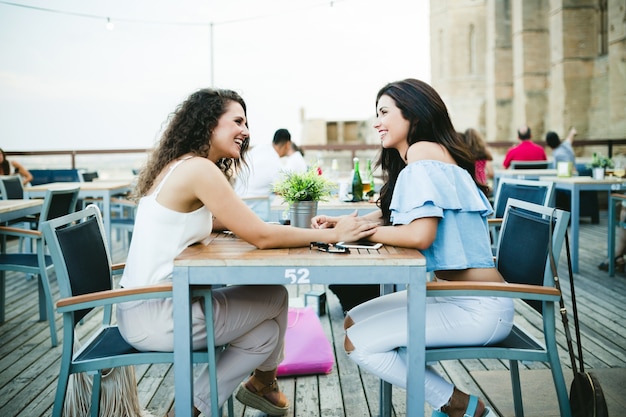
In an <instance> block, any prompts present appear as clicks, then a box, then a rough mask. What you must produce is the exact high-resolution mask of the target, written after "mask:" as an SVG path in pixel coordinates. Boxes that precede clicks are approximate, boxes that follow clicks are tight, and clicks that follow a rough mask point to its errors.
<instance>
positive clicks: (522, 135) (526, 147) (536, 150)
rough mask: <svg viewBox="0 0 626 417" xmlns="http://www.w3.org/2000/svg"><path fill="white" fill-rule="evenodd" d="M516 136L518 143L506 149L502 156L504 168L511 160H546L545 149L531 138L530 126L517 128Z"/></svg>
mask: <svg viewBox="0 0 626 417" xmlns="http://www.w3.org/2000/svg"><path fill="white" fill-rule="evenodd" d="M517 138H518V139H519V140H520V143H519V144H518V145H516V146H513V147H512V148H511V149H509V150H508V152H507V153H506V156H505V157H504V162H503V163H502V165H504V167H505V168H508V167H510V166H511V161H547V160H548V158H547V157H546V151H545V150H544V149H543V147H541V146H539V145H537V144H536V143H534V142H533V141H532V140H531V138H532V134H531V132H530V127H528V126H522V127H520V128H519V129H517Z"/></svg>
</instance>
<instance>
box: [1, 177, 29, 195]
mask: <svg viewBox="0 0 626 417" xmlns="http://www.w3.org/2000/svg"><path fill="white" fill-rule="evenodd" d="M0 198H2V199H3V200H15V199H22V198H24V186H23V185H22V179H21V178H20V176H19V175H0Z"/></svg>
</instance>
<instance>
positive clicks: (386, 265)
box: [173, 226, 427, 416]
mask: <svg viewBox="0 0 626 417" xmlns="http://www.w3.org/2000/svg"><path fill="white" fill-rule="evenodd" d="M284 227H290V226H284ZM426 277H427V274H426V260H425V259H424V257H423V256H422V254H420V253H419V252H418V251H417V250H414V249H405V248H396V247H393V246H388V245H385V246H383V247H382V248H381V249H379V250H377V251H376V250H369V251H368V250H355V249H353V250H352V251H351V253H350V254H332V253H326V252H320V251H318V250H316V249H313V250H310V249H309V248H292V249H264V250H261V249H256V248H255V247H254V246H252V245H250V244H249V243H246V242H244V241H242V240H240V239H238V238H236V237H233V236H232V235H227V234H223V233H222V234H214V235H213V238H212V240H211V242H210V243H209V244H208V245H206V246H205V245H200V244H198V245H194V246H191V247H189V248H187V249H186V250H185V251H183V253H182V254H181V255H180V256H179V257H178V258H177V259H176V260H175V261H174V275H173V292H174V306H175V307H174V377H175V387H176V393H175V398H176V404H175V405H176V415H177V416H190V415H191V405H192V401H193V388H192V387H193V384H192V376H193V375H192V374H193V372H192V369H193V368H192V363H191V334H190V326H191V315H190V314H191V312H190V288H189V286H190V285H207V284H238V285H259V284H279V285H287V284H296V285H297V284H303V285H309V284H324V285H327V284H405V285H407V287H408V289H407V294H408V295H407V296H408V329H407V331H408V349H407V351H408V367H409V370H410V372H409V374H408V379H407V389H406V395H407V411H406V415H407V416H419V415H422V414H423V413H424V370H425V353H424V337H425V335H424V322H425V315H426V308H425V305H426ZM408 284H410V285H408ZM390 394H391V390H390V389H387V390H382V392H381V415H382V416H390V415H391V401H390V400H391V398H390Z"/></svg>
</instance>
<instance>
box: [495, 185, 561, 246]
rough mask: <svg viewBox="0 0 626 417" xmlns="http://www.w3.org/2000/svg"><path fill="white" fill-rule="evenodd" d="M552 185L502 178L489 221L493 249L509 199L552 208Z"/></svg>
mask: <svg viewBox="0 0 626 417" xmlns="http://www.w3.org/2000/svg"><path fill="white" fill-rule="evenodd" d="M554 190H555V188H554V183H553V182H550V181H536V180H518V179H514V178H502V179H501V180H500V181H499V182H498V188H496V191H495V194H494V201H493V210H494V214H493V217H492V218H491V219H489V225H490V230H491V233H492V239H493V249H494V251H495V247H496V245H497V243H498V233H499V230H500V224H501V223H502V217H503V215H504V210H505V208H506V205H507V201H508V200H509V198H515V199H517V200H522V201H528V202H529V203H535V204H540V205H542V206H554Z"/></svg>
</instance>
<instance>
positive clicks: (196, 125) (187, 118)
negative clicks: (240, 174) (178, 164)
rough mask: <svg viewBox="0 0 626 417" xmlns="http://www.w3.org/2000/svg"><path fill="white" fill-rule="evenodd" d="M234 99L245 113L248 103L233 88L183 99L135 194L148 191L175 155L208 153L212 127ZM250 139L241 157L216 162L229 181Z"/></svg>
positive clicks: (192, 95) (207, 90) (142, 173)
mask: <svg viewBox="0 0 626 417" xmlns="http://www.w3.org/2000/svg"><path fill="white" fill-rule="evenodd" d="M233 101H234V102H237V103H239V104H241V107H243V111H244V114H245V113H246V103H245V102H244V101H243V99H242V98H241V96H239V94H237V93H236V92H234V91H231V90H218V89H210V88H205V89H202V90H199V91H196V92H195V93H193V94H191V95H190V96H189V97H188V98H187V100H185V101H184V102H182V103H181V104H180V105H179V106H178V107H177V109H176V110H175V111H174V112H173V113H172V114H171V115H170V116H169V124H168V126H167V128H166V130H165V131H164V132H163V135H162V136H161V140H160V141H159V144H158V146H157V147H156V148H155V149H154V151H153V152H152V155H151V156H150V159H149V161H148V163H147V165H146V167H145V168H144V169H142V171H141V173H140V174H139V179H138V181H137V188H136V190H135V194H136V197H141V196H144V195H146V194H147V193H148V191H149V190H150V188H151V187H152V184H153V183H154V180H155V178H156V177H157V176H158V175H159V173H160V172H161V171H162V170H163V168H164V167H165V166H166V165H167V164H169V163H170V162H171V161H173V160H175V159H176V158H179V157H180V156H182V155H185V154H188V153H191V154H194V155H197V156H201V157H203V158H206V157H208V156H209V149H211V140H210V139H211V135H212V134H213V130H214V129H215V127H216V126H217V123H218V121H219V118H220V117H221V116H222V115H223V114H224V113H226V108H227V106H228V104H229V103H230V102H233ZM249 143H250V140H249V138H247V139H246V140H245V141H244V143H243V144H242V146H241V155H240V158H239V159H236V158H222V159H220V160H219V161H218V162H217V166H218V167H219V168H220V170H221V171H222V172H223V173H224V175H225V176H226V178H227V179H228V180H229V181H230V180H231V178H232V177H233V175H234V174H235V173H236V172H237V171H238V170H239V168H240V166H241V164H242V163H245V158H244V155H245V153H246V152H247V150H248V144H249Z"/></svg>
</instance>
